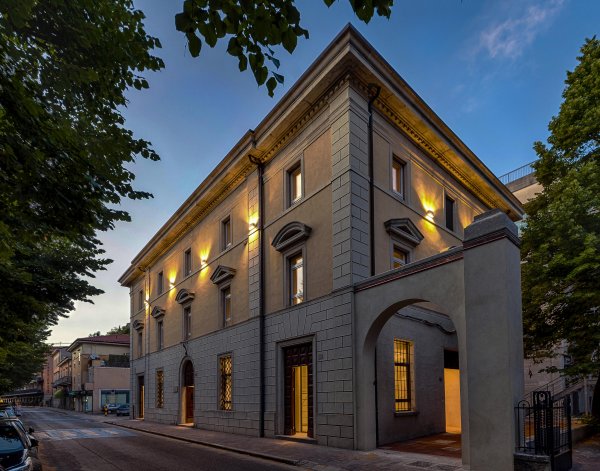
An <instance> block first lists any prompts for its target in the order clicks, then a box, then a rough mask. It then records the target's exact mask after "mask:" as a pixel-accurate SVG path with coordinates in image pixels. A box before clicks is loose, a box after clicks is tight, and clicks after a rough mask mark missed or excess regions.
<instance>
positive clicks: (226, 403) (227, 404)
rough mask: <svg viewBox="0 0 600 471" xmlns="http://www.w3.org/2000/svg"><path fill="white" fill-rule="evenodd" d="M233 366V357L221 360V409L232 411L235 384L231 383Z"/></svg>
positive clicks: (221, 358) (227, 356)
mask: <svg viewBox="0 0 600 471" xmlns="http://www.w3.org/2000/svg"><path fill="white" fill-rule="evenodd" d="M232 369H233V365H232V362H231V355H223V356H222V357H220V358H219V376H220V391H219V409H221V410H232V405H233V404H232V398H233V384H232V381H231V372H232Z"/></svg>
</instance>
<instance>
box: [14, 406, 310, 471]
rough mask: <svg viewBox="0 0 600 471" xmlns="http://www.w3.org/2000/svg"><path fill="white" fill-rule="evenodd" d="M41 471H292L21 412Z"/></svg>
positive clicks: (65, 417) (89, 422) (77, 419)
mask: <svg viewBox="0 0 600 471" xmlns="http://www.w3.org/2000/svg"><path fill="white" fill-rule="evenodd" d="M21 419H22V421H23V422H24V423H25V426H26V427H33V428H34V429H35V433H34V434H33V435H34V436H35V437H36V438H37V439H38V440H39V442H40V446H39V458H40V459H41V461H42V466H43V470H44V471H74V470H85V471H87V470H90V471H115V470H123V471H129V470H133V471H153V470H202V471H204V470H206V471H220V470H226V471H238V470H239V471H284V470H285V471H290V470H295V471H298V469H299V468H296V467H293V466H287V465H284V464H279V463H275V462H272V461H266V460H261V459H257V458H253V457H249V456H245V455H240V454H238V453H230V452H226V451H221V450H216V449H214V448H210V447H205V446H202V445H195V444H192V443H186V442H182V441H179V440H174V439H170V438H164V437H159V436H156V435H149V434H146V433H142V432H134V431H132V430H127V429H124V428H121V427H115V426H110V425H107V424H104V423H102V422H98V421H97V420H94V419H91V418H88V417H86V416H85V415H81V416H78V415H77V416H74V415H72V414H65V413H63V412H61V411H60V410H57V409H52V408H24V410H23V416H22V417H21Z"/></svg>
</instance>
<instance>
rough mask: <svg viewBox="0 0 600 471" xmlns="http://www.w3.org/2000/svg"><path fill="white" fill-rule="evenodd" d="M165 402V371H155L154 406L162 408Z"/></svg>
mask: <svg viewBox="0 0 600 471" xmlns="http://www.w3.org/2000/svg"><path fill="white" fill-rule="evenodd" d="M164 403H165V372H164V371H163V370H157V371H156V407H157V408H159V409H162V407H163V405H164Z"/></svg>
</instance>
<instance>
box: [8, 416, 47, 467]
mask: <svg viewBox="0 0 600 471" xmlns="http://www.w3.org/2000/svg"><path fill="white" fill-rule="evenodd" d="M17 421H18V419H17V420H15V419H0V468H2V469H6V470H9V471H33V470H34V469H41V468H40V465H39V462H34V456H35V455H36V452H37V446H38V441H37V440H36V439H35V438H34V437H32V436H31V435H29V434H28V433H26V432H25V431H24V429H22V428H21V427H20V426H19V425H18V424H17ZM36 461H37V460H36Z"/></svg>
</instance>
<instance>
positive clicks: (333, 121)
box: [120, 26, 523, 470]
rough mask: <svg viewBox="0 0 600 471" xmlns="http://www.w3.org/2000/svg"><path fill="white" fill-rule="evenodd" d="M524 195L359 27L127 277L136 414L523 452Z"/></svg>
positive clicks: (478, 453) (469, 459)
mask: <svg viewBox="0 0 600 471" xmlns="http://www.w3.org/2000/svg"><path fill="white" fill-rule="evenodd" d="M495 208H498V209H499V210H496V211H492V212H490V210H492V209H495ZM521 213H522V209H521V207H520V205H519V202H518V200H516V198H514V196H513V195H512V194H511V193H510V192H509V191H507V190H506V188H505V187H504V186H503V185H502V184H501V183H500V182H499V181H498V180H497V179H496V178H495V177H494V176H493V174H492V173H491V172H490V171H489V170H488V169H487V168H486V167H485V166H484V165H483V164H482V163H481V161H480V160H479V159H478V158H477V157H476V156H475V155H474V154H473V153H472V152H471V151H470V150H469V149H468V148H467V147H466V146H465V145H464V144H463V143H462V142H461V141H460V140H459V139H458V137H457V136H456V135H454V134H453V133H452V131H451V130H450V129H449V128H447V126H446V125H445V124H444V123H443V122H442V121H441V120H440V119H439V117H437V116H436V115H435V114H434V113H433V112H432V111H431V109H429V107H427V105H426V104H425V103H424V102H423V101H422V100H421V98H419V97H418V95H417V94H416V93H415V92H414V91H413V90H412V89H411V88H410V87H409V86H408V85H407V84H406V82H404V81H403V80H402V78H401V77H400V76H399V75H398V74H397V73H396V72H395V71H394V70H393V69H391V67H390V66H389V64H387V63H386V62H385V61H384V59H383V58H382V57H381V56H379V55H378V54H377V53H376V52H375V51H374V49H373V48H372V46H371V45H369V44H368V43H367V42H366V41H365V40H364V38H362V37H361V36H360V35H359V34H358V33H357V32H356V30H354V28H352V27H350V26H349V27H347V28H346V29H344V31H342V32H341V33H340V35H338V37H337V38H336V39H335V40H334V41H333V43H332V44H331V45H330V46H329V47H328V48H327V49H326V50H325V51H324V52H323V53H322V54H321V55H320V56H319V58H318V59H317V60H316V62H315V63H314V64H313V65H311V67H310V68H309V69H308V70H307V72H305V74H304V75H303V76H302V78H301V79H300V80H299V82H298V83H296V84H295V85H294V86H293V87H292V88H291V90H290V91H289V92H288V93H287V94H286V95H285V96H284V97H283V98H282V100H281V101H280V102H279V104H278V105H277V106H276V107H275V108H274V109H273V110H272V111H271V112H270V113H269V114H268V115H267V117H265V119H264V120H263V121H262V122H261V123H260V124H259V125H258V126H257V128H256V129H255V130H253V131H249V132H248V133H247V134H246V135H245V136H244V137H243V138H242V139H241V140H240V141H239V142H238V143H237V144H236V146H235V147H234V148H233V149H232V150H231V151H230V153H229V154H228V155H227V156H226V157H225V158H224V159H223V161H222V162H221V163H220V164H219V165H218V166H217V167H216V168H215V170H214V171H213V172H212V173H211V174H210V175H209V176H208V177H207V178H206V179H205V180H204V182H202V183H201V184H200V186H199V187H198V188H197V189H196V190H195V191H194V193H193V194H192V195H191V196H190V197H189V198H188V199H187V200H186V201H185V202H184V203H183V205H182V206H181V207H180V208H179V209H178V210H177V212H176V213H175V214H174V215H173V216H172V217H171V218H170V219H169V221H167V223H166V224H165V225H164V226H163V227H162V228H161V229H160V230H159V231H158V233H157V234H156V235H155V236H154V237H153V238H152V239H151V240H150V241H149V242H148V244H147V245H146V246H145V247H144V248H143V249H142V251H141V252H140V253H139V254H138V255H137V256H136V258H135V259H134V260H133V261H132V263H131V266H130V268H129V269H128V270H127V271H126V272H125V273H124V274H123V276H122V277H121V278H120V282H121V284H122V285H123V286H126V287H128V288H129V290H130V296H131V300H130V309H131V326H132V330H131V332H132V333H131V359H132V361H131V384H132V392H133V401H132V405H133V406H134V409H133V414H134V416H135V417H139V418H144V419H146V420H152V421H157V422H162V423H166V424H194V426H196V427H201V428H205V429H210V430H220V431H226V432H233V433H240V434H248V435H254V436H270V437H274V436H286V437H287V438H297V439H302V440H306V441H314V442H315V443H319V444H322V445H327V446H335V447H342V448H358V449H370V448H372V447H374V446H376V445H381V444H385V443H389V442H393V441H397V440H403V439H408V438H411V437H417V436H422V435H428V434H433V433H438V432H444V431H450V432H462V435H463V461H464V462H465V463H471V464H472V465H473V466H474V467H473V469H490V470H494V469H507V468H506V467H505V466H506V464H507V463H508V462H509V461H510V462H511V463H512V450H513V447H514V440H512V437H513V436H514V428H513V427H514V423H513V421H514V414H513V409H512V407H513V405H514V404H516V401H517V400H518V399H520V398H521V396H522V386H523V385H522V333H521V330H520V329H521V323H520V291H519V255H518V247H517V246H518V241H517V238H516V229H515V228H514V224H513V223H512V222H511V219H512V220H518V219H519V218H520V217H521ZM507 215H508V216H507ZM475 219H477V220H476V221H475V222H473V221H474V220H475ZM490 305H493V309H490ZM498 319H503V321H502V322H498ZM492 331H493V334H492ZM519 355H520V356H519ZM467 357H468V365H469V367H468V369H467ZM515 358H520V359H521V360H519V361H518V362H516V361H515ZM484 362H485V364H484ZM517 363H520V366H518V365H517ZM498 371H500V372H501V373H498ZM492 372H494V373H492ZM476 385H479V386H476ZM481 385H483V386H481ZM461 391H462V394H461ZM467 396H468V398H467ZM494 404H495V405H494ZM487 407H495V408H496V409H497V410H499V411H500V412H497V413H495V414H493V417H492V418H491V419H490V420H485V421H483V420H482V416H481V414H478V411H481V410H483V409H485V408H487ZM484 422H485V423H484ZM486 429H487V430H488V431H489V430H497V431H498V432H499V433H500V435H501V438H500V439H497V438H495V439H494V441H493V443H492V441H491V440H489V439H487V438H486V436H485V435H488V434H485V435H484V434H482V433H480V432H482V431H483V430H486ZM486 440H487V441H486ZM478 466H480V467H478ZM503 466H504V468H503Z"/></svg>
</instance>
